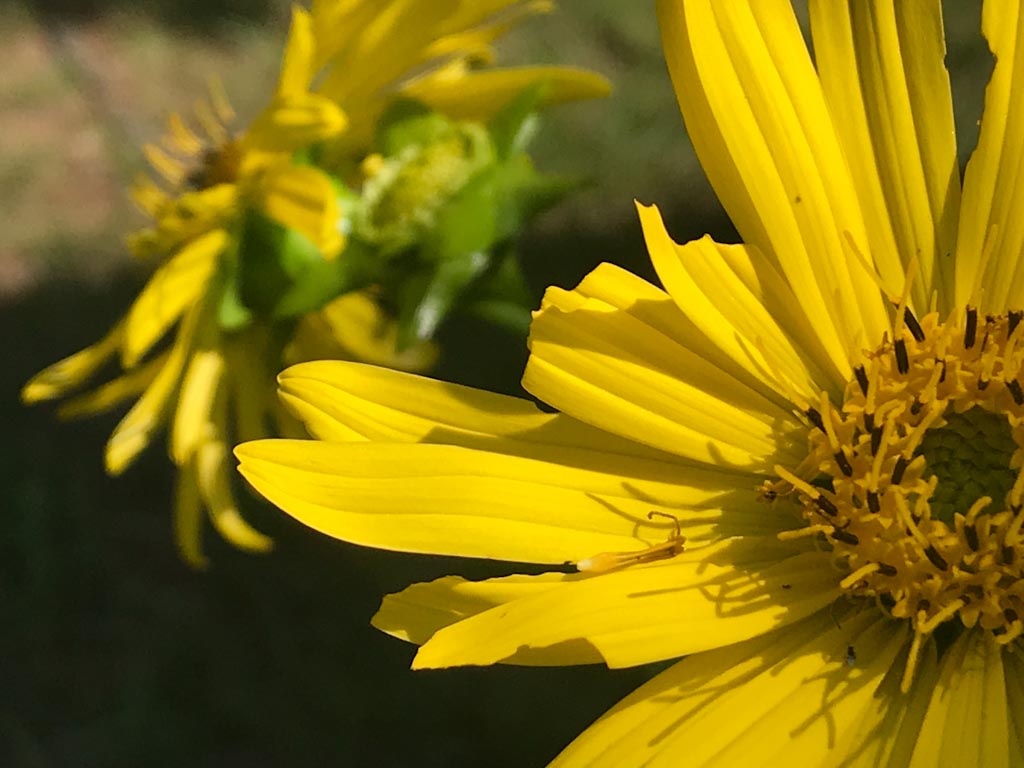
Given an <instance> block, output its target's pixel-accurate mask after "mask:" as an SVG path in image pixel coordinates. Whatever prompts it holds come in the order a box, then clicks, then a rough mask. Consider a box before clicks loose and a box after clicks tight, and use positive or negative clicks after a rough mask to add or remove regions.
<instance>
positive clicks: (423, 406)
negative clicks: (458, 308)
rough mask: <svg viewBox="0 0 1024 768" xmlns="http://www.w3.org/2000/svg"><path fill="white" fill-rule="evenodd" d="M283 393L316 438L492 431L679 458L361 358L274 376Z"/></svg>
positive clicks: (486, 441)
mask: <svg viewBox="0 0 1024 768" xmlns="http://www.w3.org/2000/svg"><path fill="white" fill-rule="evenodd" d="M278 381H279V385H280V391H281V398H282V399H283V400H284V401H285V402H286V403H287V404H288V406H289V407H290V408H291V409H292V410H293V411H294V413H295V414H296V415H298V416H299V418H301V419H302V420H303V422H304V423H305V425H306V428H307V429H309V430H310V432H311V433H312V434H313V435H315V436H316V437H318V438H319V439H321V440H328V441H330V440H341V441H346V440H359V439H365V440H374V441H379V442H399V443H421V442H423V443H447V444H449V445H463V446H466V447H481V448H490V447H493V446H495V443H494V441H493V440H492V439H491V438H495V437H504V438H508V439H510V440H516V441H524V442H530V443H543V444H547V445H553V446H558V445H562V446H566V447H570V448H587V449H590V450H594V451H601V452H603V453H612V454H622V455H625V456H637V457H640V458H648V459H654V460H657V461H660V462H678V457H676V456H674V455H673V454H669V453H664V452H662V451H656V450H653V449H651V448H647V447H646V446H644V445H640V444H639V443H636V442H633V441H632V440H623V439H622V438H620V437H616V436H615V435H612V434H610V433H608V432H604V431H602V430H600V429H595V428H594V427H591V426H589V425H587V424H584V423H583V422H580V421H576V420H575V419H573V418H571V417H569V416H566V415H564V414H558V413H544V412H542V411H541V410H540V409H538V408H537V406H536V405H535V404H534V403H533V401H531V400H524V399H522V398H518V397H509V396H508V395H498V394H495V393H493V392H486V391H484V390H482V389H473V388H472V387H464V386H461V385H459V384H451V383H449V382H446V381H438V380H436V379H428V378H426V377H424V376H416V375H413V374H408V373H402V372H399V371H392V370H388V369H386V368H380V367H377V366H371V365H364V364H361V363H347V362H340V361H335V360H324V361H319V362H312V363H303V364H302V365H296V366H292V367H291V368H288V369H287V370H286V371H284V372H283V373H282V374H281V375H280V376H279V377H278Z"/></svg>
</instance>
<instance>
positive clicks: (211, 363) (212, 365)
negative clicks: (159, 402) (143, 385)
mask: <svg viewBox="0 0 1024 768" xmlns="http://www.w3.org/2000/svg"><path fill="white" fill-rule="evenodd" d="M224 373H225V361H224V355H223V354H222V353H221V351H220V350H219V349H218V348H217V347H216V346H215V345H213V346H209V347H206V348H203V349H198V350H196V351H195V352H193V353H192V355H191V357H190V358H189V361H188V366H187V367H186V369H185V375H184V377H183V378H182V382H181V391H180V392H179V394H178V407H177V410H176V412H175V414H174V420H173V422H172V424H171V459H172V460H173V461H174V463H175V464H178V465H179V466H180V465H183V464H185V463H186V462H187V461H188V460H189V458H190V457H191V455H192V453H193V451H195V450H196V448H197V447H199V445H201V444H202V443H203V441H204V440H207V439H209V435H208V434H207V429H206V425H207V424H208V423H209V422H210V420H211V414H212V412H213V407H214V400H215V399H216V398H217V396H218V393H220V396H221V397H223V396H224V394H223V392H222V387H223V380H224Z"/></svg>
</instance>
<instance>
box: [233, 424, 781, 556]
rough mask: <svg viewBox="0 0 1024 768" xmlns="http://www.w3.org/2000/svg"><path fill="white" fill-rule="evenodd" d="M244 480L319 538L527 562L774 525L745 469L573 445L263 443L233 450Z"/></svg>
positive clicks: (770, 529) (777, 524)
mask: <svg viewBox="0 0 1024 768" xmlns="http://www.w3.org/2000/svg"><path fill="white" fill-rule="evenodd" d="M235 454H236V455H237V456H238V458H239V459H240V460H241V465H240V467H239V470H240V471H241V473H242V474H243V475H244V476H245V478H246V479H247V480H248V481H249V482H250V483H251V484H252V485H253V486H254V487H255V488H256V490H258V491H259V492H260V493H261V494H263V495H264V496H265V497H267V499H268V500H270V501H271V502H273V503H274V504H276V505H277V506H278V507H280V508H281V509H283V510H284V511H285V512H287V513H288V514H290V515H292V516H293V517H295V518H297V519H298V520H299V521H300V522H303V523H305V524H306V525H308V526H310V527H312V528H315V529H316V530H319V531H321V532H323V533H326V534H328V535H329V536H334V537H336V538H339V539H342V540H344V541H350V542H353V543H356V544H363V545H367V546H376V547H381V548H384V549H392V550H399V551H408V552H423V553H433V554H448V555H461V556H465V557H482V558H493V559H498V560H512V561H521V562H536V563H563V562H566V561H573V562H576V561H578V560H582V559H584V558H587V557H590V556H591V555H593V554H595V553H597V552H602V551H628V550H637V549H644V548H645V547H648V546H651V545H655V544H661V543H663V542H664V541H665V540H666V538H667V537H668V535H669V533H670V532H671V529H672V527H673V526H672V524H671V523H669V522H666V521H665V519H663V518H658V519H656V520H653V521H652V520H651V519H649V518H648V512H650V511H651V510H658V511H661V512H665V513H668V514H671V515H674V516H676V517H677V518H678V520H679V524H680V528H681V533H682V534H683V535H684V536H686V537H687V539H688V540H690V541H691V542H699V541H709V540H715V539H720V538H722V537H724V536H734V535H758V534H759V535H766V534H772V535H774V533H775V532H777V531H778V530H781V527H782V526H783V522H782V519H780V517H779V516H778V515H777V514H776V513H775V512H774V511H773V509H772V508H771V507H769V506H767V505H765V504H761V503H759V502H758V501H757V500H756V494H755V493H754V492H753V488H752V487H751V486H750V484H749V482H748V478H745V477H742V476H739V477H740V481H739V483H738V484H737V480H736V478H737V476H736V475H731V474H728V473H724V472H716V471H714V470H700V469H695V468H690V467H680V466H679V465H678V464H670V463H665V462H658V461H654V460H650V459H643V458H639V457H632V456H626V455H621V454H609V453H604V452H601V451H594V450H588V449H584V448H570V447H567V446H560V445H555V446H552V445H545V444H539V443H529V442H522V441H513V440H501V439H494V440H491V441H490V447H489V448H488V450H472V449H469V448H463V447H460V446H455V445H409V444H395V445H390V444H381V443H363V442H356V443H322V442H317V441H309V440H295V441H290V440H263V441H256V442H252V443H245V444H244V445H241V446H238V448H236V449H235Z"/></svg>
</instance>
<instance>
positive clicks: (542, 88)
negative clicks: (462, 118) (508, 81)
mask: <svg viewBox="0 0 1024 768" xmlns="http://www.w3.org/2000/svg"><path fill="white" fill-rule="evenodd" d="M550 90H551V86H550V84H549V83H547V82H544V81H541V82H538V83H533V84H532V85H529V86H527V87H526V88H524V89H523V90H522V91H520V92H519V93H518V94H517V95H516V96H515V97H514V98H513V99H512V100H511V101H509V102H508V103H507V104H506V105H505V106H504V107H502V108H501V109H500V110H499V111H498V112H497V113H496V114H495V115H494V116H493V117H492V118H491V119H490V122H489V123H488V124H487V130H488V132H489V133H490V134H491V140H492V141H493V142H494V150H495V152H496V154H497V155H498V158H499V159H500V160H507V159H508V158H510V157H513V156H514V155H517V154H519V153H520V152H525V151H526V148H527V146H529V144H530V142H531V141H533V137H534V136H536V135H537V131H538V130H539V129H540V117H539V115H538V114H537V113H538V112H539V111H540V108H541V106H542V102H543V100H544V97H545V96H546V95H547V93H548V92H549V91H550Z"/></svg>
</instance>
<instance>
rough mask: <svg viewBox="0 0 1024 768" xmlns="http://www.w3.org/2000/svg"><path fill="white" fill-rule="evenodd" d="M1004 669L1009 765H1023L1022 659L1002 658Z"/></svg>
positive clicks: (1023, 685)
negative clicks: (1008, 731)
mask: <svg viewBox="0 0 1024 768" xmlns="http://www.w3.org/2000/svg"><path fill="white" fill-rule="evenodd" d="M1003 666H1004V668H1005V669H1006V709H1007V713H1008V714H1009V716H1010V765H1024V659H1022V658H1021V657H1020V656H1019V655H1018V654H1016V653H1007V654H1004V656H1003Z"/></svg>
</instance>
